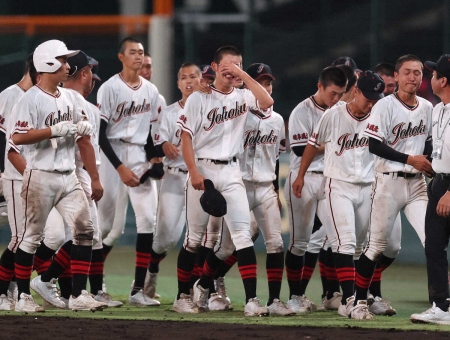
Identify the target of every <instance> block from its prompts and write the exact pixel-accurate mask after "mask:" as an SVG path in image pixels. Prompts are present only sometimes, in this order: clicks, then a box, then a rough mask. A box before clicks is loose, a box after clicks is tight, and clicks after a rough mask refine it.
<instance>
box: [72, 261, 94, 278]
mask: <svg viewBox="0 0 450 340" xmlns="http://www.w3.org/2000/svg"><path fill="white" fill-rule="evenodd" d="M90 265H91V263H90V262H86V261H80V260H71V261H70V267H71V268H72V274H73V275H75V274H80V275H88V273H89V267H90Z"/></svg>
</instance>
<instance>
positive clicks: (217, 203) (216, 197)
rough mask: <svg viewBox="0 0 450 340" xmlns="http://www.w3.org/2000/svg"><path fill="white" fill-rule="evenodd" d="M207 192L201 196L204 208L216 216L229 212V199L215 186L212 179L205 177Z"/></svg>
mask: <svg viewBox="0 0 450 340" xmlns="http://www.w3.org/2000/svg"><path fill="white" fill-rule="evenodd" d="M203 182H204V184H205V192H204V193H203V194H202V196H201V197H200V204H201V206H202V209H203V210H204V211H205V212H206V213H208V214H210V215H212V216H215V217H222V216H223V215H225V214H226V213H227V201H226V200H225V197H223V195H222V194H221V193H220V192H219V191H218V190H217V189H216V188H214V183H213V182H212V181H211V180H210V179H205V180H204V181H203Z"/></svg>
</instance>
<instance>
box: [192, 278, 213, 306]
mask: <svg viewBox="0 0 450 340" xmlns="http://www.w3.org/2000/svg"><path fill="white" fill-rule="evenodd" d="M199 281H200V279H198V280H197V281H196V282H195V283H194V287H193V289H194V296H193V299H192V300H193V301H194V303H195V304H196V305H197V306H198V307H200V308H204V309H207V308H208V295H209V288H203V287H202V286H199V284H198V283H199Z"/></svg>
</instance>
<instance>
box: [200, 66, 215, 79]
mask: <svg viewBox="0 0 450 340" xmlns="http://www.w3.org/2000/svg"><path fill="white" fill-rule="evenodd" d="M200 70H201V71H202V78H205V77H209V78H212V79H216V72H214V70H213V69H212V67H211V65H206V64H205V65H200Z"/></svg>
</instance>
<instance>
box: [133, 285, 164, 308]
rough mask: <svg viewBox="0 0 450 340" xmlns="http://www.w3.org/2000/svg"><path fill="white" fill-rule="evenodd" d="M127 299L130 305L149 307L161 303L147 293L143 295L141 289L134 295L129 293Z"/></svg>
mask: <svg viewBox="0 0 450 340" xmlns="http://www.w3.org/2000/svg"><path fill="white" fill-rule="evenodd" d="M128 301H129V303H130V305H131V306H136V307H151V306H159V305H161V302H159V301H158V300H155V299H151V298H149V297H148V296H147V295H145V294H144V291H143V290H142V289H141V290H140V291H138V292H137V293H136V294H134V295H131V294H130V296H129V298H128Z"/></svg>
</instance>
